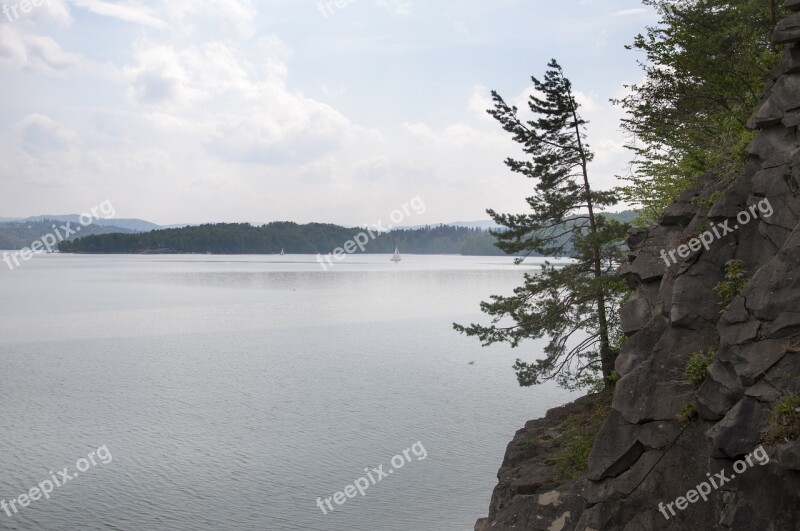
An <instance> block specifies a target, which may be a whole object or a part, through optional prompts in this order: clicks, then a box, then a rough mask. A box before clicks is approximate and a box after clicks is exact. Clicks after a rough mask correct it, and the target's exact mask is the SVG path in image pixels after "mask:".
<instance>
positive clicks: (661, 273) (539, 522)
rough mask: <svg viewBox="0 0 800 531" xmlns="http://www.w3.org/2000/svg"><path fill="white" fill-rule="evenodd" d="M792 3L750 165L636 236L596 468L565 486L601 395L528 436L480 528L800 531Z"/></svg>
mask: <svg viewBox="0 0 800 531" xmlns="http://www.w3.org/2000/svg"><path fill="white" fill-rule="evenodd" d="M785 5H786V7H787V8H788V9H789V10H791V12H792V13H791V14H790V15H789V16H788V17H787V18H785V19H783V20H781V21H780V22H779V23H778V26H777V28H776V30H775V33H774V37H773V40H774V42H775V43H776V44H786V45H787V47H786V51H785V56H784V60H783V63H782V64H781V67H780V70H779V71H778V72H776V75H775V76H774V78H773V79H772V80H771V81H770V83H769V84H768V86H767V87H766V89H765V92H764V96H763V97H762V99H761V102H760V103H759V106H758V108H757V110H756V111H755V113H754V114H753V116H752V118H751V120H750V124H749V125H750V126H751V127H752V128H754V129H758V130H759V133H758V135H757V136H756V137H755V139H754V140H753V142H752V143H751V144H750V146H749V147H748V157H749V159H748V162H747V164H746V167H745V168H744V170H743V171H742V172H741V174H740V175H739V177H738V178H736V179H734V180H732V181H728V182H724V183H721V182H720V180H719V179H716V178H714V176H708V178H707V179H705V180H704V182H700V183H699V184H698V185H697V186H696V187H695V188H694V189H692V190H689V191H687V192H685V193H683V194H682V195H681V196H680V197H679V198H678V199H677V200H676V201H675V202H674V203H673V204H671V205H670V206H669V207H668V208H667V209H666V210H665V211H664V213H663V215H662V217H661V219H660V221H659V223H658V224H657V225H655V226H652V227H649V228H646V229H635V230H633V231H631V233H630V234H629V237H628V240H627V243H628V246H629V247H630V253H629V255H628V262H627V263H626V264H624V265H623V266H622V268H621V274H622V275H623V278H624V279H625V281H626V282H627V283H628V284H629V286H630V287H631V288H632V289H633V293H632V296H631V298H630V299H629V301H628V303H627V304H626V306H624V307H623V309H622V310H621V320H622V326H623V330H624V332H625V334H626V335H627V336H628V340H627V342H626V344H625V346H624V348H623V349H622V351H621V353H620V355H619V357H618V358H617V360H616V371H617V372H618V374H619V376H620V379H619V381H618V382H617V385H616V390H615V393H614V397H613V402H612V403H611V407H610V413H609V414H608V416H607V418H606V419H605V422H604V423H603V424H602V427H601V428H600V429H599V431H598V433H597V435H596V437H595V439H594V444H593V446H592V449H591V453H590V454H589V460H588V465H589V466H588V473H587V474H586V475H584V476H582V477H578V478H575V479H568V480H565V479H563V478H561V477H560V474H559V467H558V466H556V465H555V464H554V456H555V455H556V451H557V450H558V443H557V437H556V436H555V434H554V431H555V430H558V427H559V425H560V423H561V421H562V420H563V418H564V417H565V416H568V415H573V414H579V413H580V412H582V411H583V412H585V411H586V410H588V409H591V408H595V407H596V404H595V403H594V401H595V400H596V397H586V398H584V399H581V400H579V401H577V402H575V403H573V404H569V405H567V406H564V407H562V408H557V409H555V410H552V411H550V412H548V415H547V417H546V418H544V419H540V420H535V421H531V422H529V423H528V424H527V425H526V426H525V428H524V429H522V430H520V431H519V432H517V435H516V436H515V438H514V440H513V441H512V442H511V443H510V444H509V446H508V449H507V451H506V455H505V458H504V461H503V465H502V467H501V468H500V471H499V473H498V479H499V483H498V485H497V487H496V488H495V491H494V493H493V495H492V500H491V505H490V510H489V516H488V518H482V519H480V520H478V522H477V523H476V525H475V529H476V531H483V530H489V529H492V530H505V529H517V530H520V529H526V530H528V529H530V530H549V531H561V530H580V531H591V530H596V531H605V530H623V531H640V530H661V529H676V530H684V529H685V530H692V531H694V530H698V529H725V530H734V529H735V530H739V529H741V530H745V529H746V530H774V531H783V530H800V440H798V439H797V435H798V431H800V426H798V425H797V418H798V412H800V409H798V406H800V404H799V403H798V402H797V400H798V398H797V397H798V396H800V224H799V223H800V132H799V131H798V125H800V44H798V43H800V0H787V1H786V4H785ZM737 271H738V272H740V273H743V278H742V281H741V283H737V277H736V272H737ZM720 285H723V286H727V292H729V296H728V300H723V301H721V298H722V299H724V298H725V295H724V290H723V292H721V291H720V289H719V288H718V289H717V290H715V287H717V286H720ZM720 295H722V297H721V296H720ZM702 355H706V356H708V357H709V358H710V365H709V366H708V369H707V373H706V374H705V377H704V379H703V378H702V375H701V378H700V380H701V382H695V383H693V382H691V381H689V379H687V376H686V367H687V363H689V362H690V359H693V358H696V357H698V356H701V357H702ZM786 419H789V420H788V421H787V420H786ZM781 422H784V424H781ZM786 422H788V423H789V424H790V425H788V426H787V425H785V423H786Z"/></svg>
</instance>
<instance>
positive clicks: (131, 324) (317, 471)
mask: <svg viewBox="0 0 800 531" xmlns="http://www.w3.org/2000/svg"><path fill="white" fill-rule="evenodd" d="M533 263H535V262H533ZM533 263H532V264H533ZM532 264H531V265H532ZM0 266H2V267H0V293H2V294H3V296H4V297H3V299H4V302H5V304H3V305H2V307H0V403H2V404H3V407H2V408H0V431H1V432H2V436H1V437H0V453H1V454H2V462H0V500H11V499H15V498H18V497H19V495H20V494H23V493H27V492H29V490H30V489H31V488H32V487H36V486H37V485H39V484H40V483H42V482H43V481H45V480H50V478H51V475H52V476H53V477H55V479H58V478H59V477H60V476H59V473H58V471H62V470H63V469H64V468H65V467H68V471H67V473H69V474H73V473H74V472H76V471H77V470H78V469H79V468H82V469H84V471H83V472H80V473H79V475H78V476H76V477H74V478H73V479H71V480H69V481H67V482H66V483H64V484H62V485H61V486H60V487H55V488H54V490H53V492H52V493H51V494H49V496H50V499H44V498H42V499H39V500H37V501H32V502H30V504H29V505H28V507H23V508H19V512H18V513H17V514H14V513H13V511H12V516H11V517H9V516H7V515H6V513H5V512H2V511H1V510H0V529H12V530H16V529H25V530H27V529H59V530H60V529H124V530H161V529H170V530H171V529H194V530H212V529H226V530H234V529H237V530H238V529H253V530H284V529H286V530H289V529H310V530H365V531H367V530H383V529H386V530H403V531H406V530H420V531H423V530H424V531H438V530H450V529H454V530H455V529H459V530H471V529H472V526H473V524H474V522H475V519H476V518H478V517H481V516H485V515H486V513H487V512H488V505H489V498H490V495H491V492H492V489H493V487H494V486H495V484H496V473H497V469H498V467H499V466H500V464H501V461H502V457H503V452H504V451H505V447H506V445H507V444H508V442H509V441H510V440H511V438H512V437H513V435H514V432H515V431H516V430H517V429H519V428H521V427H522V426H523V425H524V423H525V422H526V421H527V420H529V419H531V418H535V417H538V416H541V415H542V414H543V413H544V412H545V410H546V409H548V408H550V407H553V406H555V405H558V404H561V403H564V402H567V401H569V400H570V399H571V398H572V395H570V394H568V393H566V392H565V391H562V390H559V389H557V388H555V387H554V386H543V387H538V388H527V389H522V388H520V387H518V385H517V383H516V379H515V375H514V372H513V370H512V369H511V366H512V365H513V363H514V360H515V359H516V358H517V357H523V358H526V359H532V358H534V357H535V356H536V355H537V354H538V352H539V351H540V347H541V345H537V344H533V343H530V344H528V345H526V346H525V347H524V348H520V349H517V350H511V349H509V348H506V347H493V348H489V349H482V348H481V347H480V346H479V344H478V342H477V341H476V340H474V339H470V338H465V337H461V336H460V335H458V334H456V333H455V332H454V331H453V330H452V327H451V323H452V322H453V321H458V322H475V321H480V322H486V318H485V317H484V316H483V315H482V314H481V313H480V310H479V306H478V305H479V302H480V301H481V300H484V299H486V298H487V297H488V296H489V295H490V294H492V293H504V294H508V293H510V292H511V290H512V289H513V288H514V287H515V286H517V285H518V284H519V283H520V281H521V279H522V274H523V271H524V270H526V269H527V270H531V269H532V268H531V267H524V266H514V265H512V264H511V261H510V260H509V259H508V258H487V257H454V256H449V257H444V256H404V259H403V262H402V263H400V264H392V263H390V262H389V257H388V256H366V257H365V256H358V257H355V256H351V257H348V258H347V260H345V261H344V262H342V263H339V264H336V265H335V267H334V268H333V269H331V270H329V271H327V272H323V271H322V269H321V268H320V267H319V265H318V264H317V263H316V262H315V259H314V257H312V256H283V257H277V256H236V257H219V256H170V255H159V256H72V255H43V256H37V257H35V258H34V259H33V260H32V261H30V262H27V263H25V264H24V265H23V266H22V267H20V268H19V269H15V270H14V271H9V270H8V269H7V268H6V267H5V265H4V264H2V263H0ZM472 361H474V364H470V362H472ZM417 442H419V443H420V445H418V446H417V450H419V449H420V448H423V449H424V451H425V452H424V453H425V454H427V457H426V458H424V459H419V457H418V456H421V455H422V454H423V452H421V451H419V452H417V453H416V454H415V453H414V452H413V451H412V452H407V454H408V455H409V456H410V462H409V460H406V459H405V458H404V457H403V456H402V452H403V450H406V449H407V448H410V447H411V446H412V445H414V444H415V443H417ZM102 446H105V448H107V450H108V452H107V453H106V452H105V451H104V450H102V451H100V452H96V454H95V455H94V456H92V459H94V460H95V462H96V464H95V465H93V466H89V465H90V463H89V462H88V459H87V461H83V462H81V463H79V462H78V460H79V459H81V458H87V455H88V454H89V453H90V452H92V451H93V450H96V449H97V448H99V447H102ZM398 454H400V460H401V461H405V462H404V464H403V466H402V468H400V467H397V468H396V469H394V468H395V467H393V466H392V463H391V460H392V458H393V457H394V456H395V455H398ZM95 456H97V457H95ZM100 458H103V459H102V461H107V463H105V464H104V463H103V462H102V461H101V459H100ZM380 465H382V466H383V470H384V471H386V470H388V469H390V468H393V473H392V474H391V475H387V477H383V478H382V479H381V480H380V481H378V482H376V483H375V484H371V483H370V485H369V487H368V488H367V489H366V490H365V495H364V496H361V495H360V494H356V495H355V497H353V498H345V499H346V502H345V503H343V504H342V505H337V504H336V503H335V502H334V503H333V507H334V508H335V510H334V511H332V512H331V511H328V514H323V511H322V509H320V508H319V507H318V506H317V498H318V497H321V498H323V499H324V498H328V497H332V496H334V494H335V493H336V492H338V491H343V490H344V488H345V487H346V486H347V485H348V484H353V483H354V482H355V481H357V480H358V479H359V478H360V477H364V476H366V475H367V472H365V468H369V469H372V468H376V469H377V468H379V466H380ZM76 467H77V468H76ZM377 475H378V474H373V477H375V476H377ZM375 479H377V478H375ZM50 481H51V482H52V480H50ZM62 481H63V477H62ZM44 488H47V486H46V484H45V485H44ZM350 492H351V493H352V490H351V491H350ZM34 494H35V493H34Z"/></svg>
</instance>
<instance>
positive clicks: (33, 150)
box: [14, 114, 77, 155]
mask: <svg viewBox="0 0 800 531" xmlns="http://www.w3.org/2000/svg"><path fill="white" fill-rule="evenodd" d="M14 130H15V132H16V134H17V135H18V137H19V139H20V141H21V143H22V148H23V149H24V150H25V151H26V152H27V153H28V154H31V155H39V154H42V153H44V152H50V151H58V150H66V149H69V148H70V147H72V146H73V145H74V144H75V141H76V139H77V135H76V134H75V132H73V131H71V130H69V129H68V128H66V127H65V126H64V125H62V124H60V123H58V122H56V121H55V120H53V119H52V118H50V117H48V116H44V115H41V114H29V115H28V116H26V117H25V118H23V119H22V120H20V121H19V122H17V123H16V124H15V125H14Z"/></svg>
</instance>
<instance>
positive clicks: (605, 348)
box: [567, 90, 614, 389]
mask: <svg viewBox="0 0 800 531" xmlns="http://www.w3.org/2000/svg"><path fill="white" fill-rule="evenodd" d="M567 97H568V98H569V102H570V108H571V109H570V110H571V111H572V119H573V122H574V123H575V136H576V137H577V140H578V152H579V153H580V157H581V170H582V171H583V187H584V190H585V192H586V207H587V209H588V210H589V229H590V231H591V233H592V236H595V235H596V234H597V220H596V219H595V215H594V206H593V205H592V194H591V191H592V189H591V187H590V186H589V170H588V167H587V166H588V161H587V160H586V151H585V150H584V148H583V141H582V140H581V131H580V126H579V125H578V112H577V110H576V109H575V105H574V103H573V102H574V99H573V96H572V91H571V90H570V91H569V92H568V94H567ZM592 252H593V254H594V256H593V262H594V263H593V269H594V278H595V280H598V281H599V280H600V278H601V277H602V276H603V264H602V262H601V260H602V257H601V256H600V248H599V247H598V245H597V239H595V240H594V244H593V249H592ZM599 284H600V288H599V289H598V292H597V294H596V295H595V303H596V304H597V324H598V327H599V329H600V330H599V335H600V367H601V370H602V373H603V387H604V388H606V389H607V388H608V387H609V385H610V377H611V372H612V371H613V370H614V360H613V359H611V344H610V341H609V338H608V317H607V315H606V297H605V293H604V291H603V285H602V283H599Z"/></svg>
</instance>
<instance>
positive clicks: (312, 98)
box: [0, 0, 658, 225]
mask: <svg viewBox="0 0 800 531" xmlns="http://www.w3.org/2000/svg"><path fill="white" fill-rule="evenodd" d="M29 1H30V2H31V3H28V1H23V0H0V3H2V4H3V13H2V15H1V16H0V80H1V81H0V217H26V216H33V215H41V214H71V213H75V214H78V213H83V212H87V211H89V209H90V208H91V207H93V206H96V205H98V204H100V203H102V202H103V201H110V202H111V203H112V204H113V206H114V210H115V213H116V217H120V218H142V219H147V220H149V221H153V222H155V223H159V224H178V223H202V222H234V221H249V222H254V223H264V222H269V221H279V220H288V221H296V222H298V223H308V222H326V223H337V224H343V225H363V224H372V223H375V222H376V221H377V220H381V219H386V218H387V217H388V216H389V215H390V213H392V212H394V211H396V210H398V209H400V210H401V211H402V206H403V205H407V204H409V203H410V202H411V201H412V199H415V198H416V201H417V203H416V204H419V202H420V201H422V202H423V204H424V205H425V208H424V209H409V208H408V207H406V209H405V211H406V212H407V215H406V216H405V217H406V219H404V220H403V224H405V225H418V224H425V223H441V222H451V221H468V220H481V219H488V216H487V215H486V213H485V211H486V209H487V208H493V209H495V210H497V211H499V212H524V211H525V210H526V203H525V201H524V198H525V197H527V196H529V195H530V194H531V193H532V191H533V183H532V182H531V181H530V180H528V179H525V178H524V177H522V176H519V175H517V174H514V173H511V172H510V171H509V170H508V169H507V167H506V166H505V165H504V163H503V161H504V160H505V159H506V158H507V157H509V156H515V157H516V156H519V155H520V152H519V149H518V147H517V146H516V145H515V144H514V143H513V142H512V141H511V139H510V138H509V136H508V134H507V133H505V132H503V131H502V129H501V128H500V126H499V124H498V123H497V122H496V121H494V119H493V118H492V117H490V116H489V115H487V114H486V110H487V109H488V108H490V107H491V99H490V91H491V90H493V89H494V90H497V91H498V92H499V93H500V94H501V95H502V96H503V97H504V98H506V99H507V100H509V101H512V102H514V103H516V104H517V105H521V106H523V107H524V105H525V99H526V97H527V94H529V93H530V91H531V85H532V83H531V80H530V78H531V76H532V75H536V76H537V77H541V76H542V75H543V73H544V71H545V69H546V66H547V63H548V61H549V60H550V59H551V58H556V59H557V60H558V61H559V63H561V65H562V67H563V68H564V71H565V73H566V75H567V76H568V77H569V78H570V79H571V81H572V83H573V87H574V89H575V91H576V98H577V99H578V101H579V102H580V103H581V104H582V109H581V112H582V114H583V117H584V118H586V119H588V120H589V121H590V122H591V123H590V125H589V128H588V135H589V143H590V145H591V147H592V148H593V150H594V151H595V154H596V158H595V161H594V162H593V164H592V166H591V168H590V171H591V178H592V180H593V181H594V182H596V183H597V185H595V186H596V187H599V188H607V187H610V186H614V185H615V184H616V183H618V179H617V177H616V176H618V175H624V174H625V173H626V172H627V169H628V163H629V160H630V153H629V152H628V150H626V149H625V148H624V144H625V136H624V134H623V132H622V131H621V130H620V127H619V125H620V119H621V118H622V113H621V110H620V109H619V108H617V107H614V106H613V105H612V104H611V103H610V102H609V100H610V99H611V98H615V97H620V96H622V95H624V94H625V88H624V85H626V84H630V83H635V82H637V81H639V80H641V78H642V72H641V69H640V68H639V66H638V65H637V61H638V60H641V56H639V55H637V53H636V52H633V51H628V50H625V49H624V46H625V45H626V44H629V43H630V42H631V41H632V39H633V37H634V36H635V35H636V34H637V33H640V32H642V31H644V28H645V26H647V25H652V24H654V23H656V22H657V20H658V19H657V16H656V15H655V13H653V12H652V11H651V10H649V9H648V8H646V7H644V6H642V5H641V3H639V2H637V1H636V0H607V1H600V0H575V1H572V0H559V1H557V2H556V1H553V0H491V1H489V0H425V1H422V0H323V1H322V2H319V1H317V0H150V1H144V0H141V1H136V0H125V1H113V2H112V1H110V0H109V1H103V0H29ZM34 4H38V5H34Z"/></svg>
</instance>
